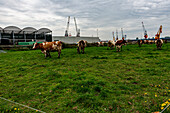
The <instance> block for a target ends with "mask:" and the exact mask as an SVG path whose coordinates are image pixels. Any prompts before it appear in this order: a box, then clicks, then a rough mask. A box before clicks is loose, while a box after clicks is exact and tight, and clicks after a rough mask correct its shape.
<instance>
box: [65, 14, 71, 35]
mask: <svg viewBox="0 0 170 113" xmlns="http://www.w3.org/2000/svg"><path fill="white" fill-rule="evenodd" d="M69 24H70V16H68V21H67V28H66V31H65V36H68V30H69Z"/></svg>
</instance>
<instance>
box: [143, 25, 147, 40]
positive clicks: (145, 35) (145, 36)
mask: <svg viewBox="0 0 170 113" xmlns="http://www.w3.org/2000/svg"><path fill="white" fill-rule="evenodd" d="M142 27H143V32H144V38H145V39H147V38H148V34H147V31H146V29H145V26H144V24H143V22H142Z"/></svg>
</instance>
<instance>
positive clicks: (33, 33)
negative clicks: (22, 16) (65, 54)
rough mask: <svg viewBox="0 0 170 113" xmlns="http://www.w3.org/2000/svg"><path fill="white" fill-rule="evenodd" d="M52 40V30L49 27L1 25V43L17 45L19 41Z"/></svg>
mask: <svg viewBox="0 0 170 113" xmlns="http://www.w3.org/2000/svg"><path fill="white" fill-rule="evenodd" d="M30 41H52V31H51V30H50V29H48V28H40V29H38V30H37V29H35V28H33V27H25V28H23V29H20V28H19V27H16V26H7V27H5V28H4V29H3V28H1V27H0V45H17V44H18V42H30Z"/></svg>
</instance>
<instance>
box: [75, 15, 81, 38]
mask: <svg viewBox="0 0 170 113" xmlns="http://www.w3.org/2000/svg"><path fill="white" fill-rule="evenodd" d="M74 22H75V27H76V37H80V29H78V28H77V23H76V18H75V17H74Z"/></svg>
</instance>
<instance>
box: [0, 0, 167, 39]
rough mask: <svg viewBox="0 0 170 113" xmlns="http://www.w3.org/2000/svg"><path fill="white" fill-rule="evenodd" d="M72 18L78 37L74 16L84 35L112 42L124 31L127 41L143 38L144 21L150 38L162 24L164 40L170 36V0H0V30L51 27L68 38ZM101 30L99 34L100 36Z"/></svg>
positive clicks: (73, 33) (73, 32) (74, 33)
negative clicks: (9, 27)
mask: <svg viewBox="0 0 170 113" xmlns="http://www.w3.org/2000/svg"><path fill="white" fill-rule="evenodd" d="M68 16H70V17H71V18H70V27H69V33H71V34H72V35H73V36H75V35H76V29H75V23H74V17H75V18H76V21H77V25H78V28H79V29H80V35H81V36H93V37H96V36H97V34H98V36H99V38H100V39H101V40H110V39H112V32H116V29H117V30H118V32H119V38H121V28H123V31H124V35H127V39H136V37H139V38H143V34H144V33H143V28H142V24H141V22H142V21H143V22H144V25H145V28H146V30H147V32H148V35H149V37H154V36H155V34H156V33H157V31H158V29H159V27H160V25H162V26H163V32H162V34H161V37H165V36H170V0H0V27H1V28H5V27H7V26H17V27H19V28H21V29H22V28H25V27H34V28H36V29H39V28H44V27H45V28H49V29H51V30H52V34H53V36H64V34H65V30H66V26H67V21H68ZM97 31H98V33H97Z"/></svg>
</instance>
